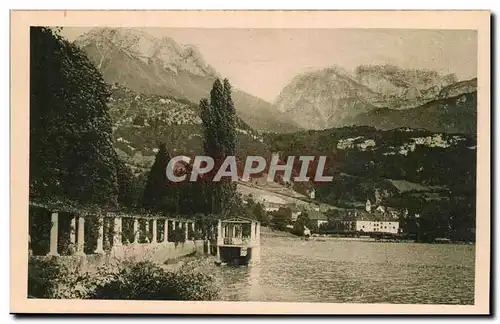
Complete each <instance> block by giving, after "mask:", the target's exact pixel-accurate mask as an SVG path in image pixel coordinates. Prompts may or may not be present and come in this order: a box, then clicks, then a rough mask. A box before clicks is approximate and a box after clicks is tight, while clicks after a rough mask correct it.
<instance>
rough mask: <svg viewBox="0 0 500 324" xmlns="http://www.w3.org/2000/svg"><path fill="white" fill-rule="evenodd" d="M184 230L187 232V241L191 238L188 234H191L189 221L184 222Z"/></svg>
mask: <svg viewBox="0 0 500 324" xmlns="http://www.w3.org/2000/svg"><path fill="white" fill-rule="evenodd" d="M184 232H185V233H186V241H187V240H189V237H188V234H189V230H188V222H185V223H184Z"/></svg>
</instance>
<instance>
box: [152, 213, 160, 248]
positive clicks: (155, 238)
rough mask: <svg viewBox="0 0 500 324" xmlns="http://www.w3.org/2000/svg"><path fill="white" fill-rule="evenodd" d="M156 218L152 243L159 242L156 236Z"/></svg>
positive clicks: (154, 219)
mask: <svg viewBox="0 0 500 324" xmlns="http://www.w3.org/2000/svg"><path fill="white" fill-rule="evenodd" d="M156 226H157V225H156V218H153V237H152V238H151V243H153V244H156V243H157V241H158V240H157V237H156V233H157V227H156Z"/></svg>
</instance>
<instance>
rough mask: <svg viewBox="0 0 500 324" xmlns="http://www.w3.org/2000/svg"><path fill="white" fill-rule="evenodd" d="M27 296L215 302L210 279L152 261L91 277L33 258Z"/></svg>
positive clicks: (103, 270) (102, 270)
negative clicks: (164, 266) (168, 269)
mask: <svg viewBox="0 0 500 324" xmlns="http://www.w3.org/2000/svg"><path fill="white" fill-rule="evenodd" d="M28 296H29V297H30V298H51V299H54V298H56V299H60V298H62V299H68V298H83V299H120V300H127V299H129V300H140V299H142V300H146V299H147V300H214V299H216V298H217V297H218V288H217V286H216V284H215V280H214V278H213V277H211V276H207V275H203V274H199V273H191V272H182V271H179V272H169V271H166V270H164V269H163V268H161V267H160V266H157V265H155V264H153V263H151V262H136V263H129V262H124V263H119V264H117V265H116V266H115V267H103V268H100V269H98V271H97V272H96V273H95V274H93V275H92V276H89V275H88V274H86V273H78V272H77V271H74V270H69V269H68V267H66V266H63V265H62V264H61V263H59V262H57V261H56V259H55V258H53V259H30V261H29V265H28Z"/></svg>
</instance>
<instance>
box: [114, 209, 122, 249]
mask: <svg viewBox="0 0 500 324" xmlns="http://www.w3.org/2000/svg"><path fill="white" fill-rule="evenodd" d="M121 245H122V218H121V217H120V216H117V217H115V223H114V227H113V246H121Z"/></svg>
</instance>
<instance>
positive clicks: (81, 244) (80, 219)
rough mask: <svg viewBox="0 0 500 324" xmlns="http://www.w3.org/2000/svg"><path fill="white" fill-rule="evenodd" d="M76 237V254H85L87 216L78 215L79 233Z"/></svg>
mask: <svg viewBox="0 0 500 324" xmlns="http://www.w3.org/2000/svg"><path fill="white" fill-rule="evenodd" d="M76 239H77V243H76V254H77V255H85V252H84V251H83V247H84V242H85V218H83V216H78V234H77V236H76ZM101 247H102V245H101Z"/></svg>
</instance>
